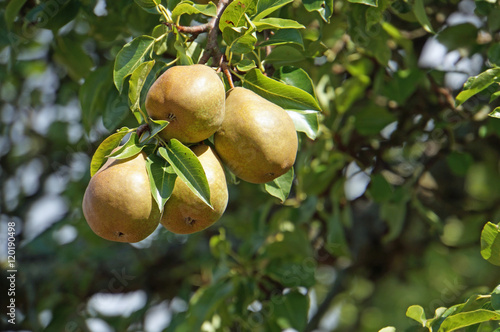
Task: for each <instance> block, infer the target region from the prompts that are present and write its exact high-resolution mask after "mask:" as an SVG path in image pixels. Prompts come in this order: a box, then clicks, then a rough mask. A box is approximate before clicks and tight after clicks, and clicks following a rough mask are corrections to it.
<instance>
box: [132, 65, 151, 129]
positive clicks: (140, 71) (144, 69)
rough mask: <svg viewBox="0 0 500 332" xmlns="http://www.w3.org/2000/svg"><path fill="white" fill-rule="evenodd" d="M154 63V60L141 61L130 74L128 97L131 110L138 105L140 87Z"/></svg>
mask: <svg viewBox="0 0 500 332" xmlns="http://www.w3.org/2000/svg"><path fill="white" fill-rule="evenodd" d="M154 65H155V60H151V61H146V62H143V63H141V64H140V65H139V66H138V67H137V68H136V69H135V70H134V72H133V73H132V76H130V80H129V89H128V98H129V100H130V105H132V111H136V110H137V109H138V108H139V107H140V102H141V101H140V97H141V92H142V88H143V87H144V83H145V81H146V79H147V78H148V75H149V73H150V72H151V69H152V68H153V66H154ZM144 120H145V119H144Z"/></svg>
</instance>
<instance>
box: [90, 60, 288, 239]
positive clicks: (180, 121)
mask: <svg viewBox="0 0 500 332" xmlns="http://www.w3.org/2000/svg"><path fill="white" fill-rule="evenodd" d="M145 106H146V110H147V112H148V115H149V116H150V117H151V118H152V119H154V120H168V121H169V124H168V125H167V126H166V127H165V129H163V131H161V132H160V133H159V135H160V137H161V138H162V139H164V140H165V141H168V140H169V139H172V138H175V139H177V140H179V141H181V142H182V143H184V144H186V145H189V146H190V148H191V149H192V151H193V152H194V154H195V155H196V156H197V157H198V159H199V161H200V163H201V165H202V166H203V170H204V171H205V174H206V176H207V180H208V184H209V188H210V202H211V205H212V206H211V207H210V206H208V205H207V204H205V203H204V202H203V201H202V200H201V199H200V198H199V197H198V196H196V195H195V194H194V193H193V191H192V190H191V189H190V188H189V187H188V186H187V185H186V184H185V183H184V182H183V181H182V180H181V179H180V178H179V177H177V179H176V180H175V185H174V189H173V192H172V194H171V196H170V198H169V199H168V200H167V202H166V204H165V207H164V209H163V213H160V210H159V209H158V206H157V204H156V203H155V201H154V199H153V197H152V195H151V192H150V186H149V178H148V174H147V170H146V158H147V156H146V154H145V153H144V152H141V153H140V154H138V155H136V156H134V157H131V158H128V159H113V158H108V160H107V161H106V163H105V164H104V165H103V166H102V167H101V169H99V171H98V172H97V173H96V174H94V176H93V177H92V178H91V180H90V183H89V185H88V187H87V189H86V191H85V195H84V198H83V213H84V216H85V219H86V220H87V222H88V224H89V226H90V227H91V228H92V230H93V231H94V232H95V233H96V234H97V235H99V236H101V237H103V238H105V239H108V240H112V241H119V242H138V241H141V240H143V239H144V238H146V237H147V236H149V235H150V234H151V233H152V232H153V231H154V230H155V229H156V227H157V226H158V224H159V223H161V224H162V225H163V226H164V227H165V228H166V229H168V230H169V231H171V232H174V233H178V234H190V233H194V232H198V231H201V230H203V229H205V228H207V227H209V226H210V225H212V224H213V223H215V222H216V221H217V220H218V219H219V218H220V217H221V216H222V214H223V213H224V211H225V209H226V206H227V203H228V189H227V182H226V177H225V172H224V165H225V166H226V167H227V169H228V170H230V171H231V172H232V173H234V175H236V176H237V177H238V178H240V179H242V180H244V181H247V182H251V183H265V182H269V181H272V180H273V179H275V178H277V177H279V176H281V175H283V174H285V173H286V172H287V171H288V170H289V169H290V168H291V167H292V166H293V164H294V162H295V157H296V154H297V147H298V140H297V134H296V131H295V127H294V124H293V121H292V119H291V118H290V117H289V116H288V114H287V112H286V111H285V110H283V109H282V108H281V107H279V106H277V105H275V104H273V103H271V102H269V101H267V100H266V99H264V98H262V97H260V96H259V95H257V94H255V93H254V92H252V91H250V90H248V89H245V88H242V87H235V88H233V89H231V90H229V91H228V92H227V93H226V91H225V88H224V84H223V83H222V81H221V79H220V78H219V76H218V75H217V74H216V72H215V71H214V70H213V69H212V68H210V67H208V66H205V65H200V64H196V65H190V66H175V67H171V68H169V69H168V70H166V71H165V72H164V73H163V74H162V75H161V76H160V77H158V79H157V80H156V81H155V83H154V84H153V85H152V86H151V88H150V89H149V91H148V94H147V97H146V102H145ZM212 135H213V146H214V148H215V149H214V148H212V147H211V146H209V145H207V144H204V143H203V141H204V140H206V139H208V138H209V137H211V136H212Z"/></svg>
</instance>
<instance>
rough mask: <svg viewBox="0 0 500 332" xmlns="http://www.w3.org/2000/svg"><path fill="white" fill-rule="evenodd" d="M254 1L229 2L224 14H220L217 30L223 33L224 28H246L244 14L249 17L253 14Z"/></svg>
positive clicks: (239, 0)
mask: <svg viewBox="0 0 500 332" xmlns="http://www.w3.org/2000/svg"><path fill="white" fill-rule="evenodd" d="M255 6H256V1H254V0H238V1H233V2H231V3H230V4H229V5H228V6H227V7H226V9H225V10H224V13H222V15H221V18H220V22H219V29H220V31H222V32H224V29H226V28H236V27H241V26H246V23H247V19H246V17H245V14H246V15H248V16H251V15H252V14H253V13H254V12H255Z"/></svg>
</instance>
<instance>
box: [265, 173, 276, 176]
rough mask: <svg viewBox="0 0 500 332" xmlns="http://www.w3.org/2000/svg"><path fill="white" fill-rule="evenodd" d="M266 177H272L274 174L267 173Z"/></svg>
mask: <svg viewBox="0 0 500 332" xmlns="http://www.w3.org/2000/svg"><path fill="white" fill-rule="evenodd" d="M266 175H267V176H274V173H267V174H266Z"/></svg>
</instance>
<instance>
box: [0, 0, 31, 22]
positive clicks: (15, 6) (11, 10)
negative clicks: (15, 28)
mask: <svg viewBox="0 0 500 332" xmlns="http://www.w3.org/2000/svg"><path fill="white" fill-rule="evenodd" d="M26 1H27V0H11V1H9V3H8V4H7V7H5V13H4V15H5V22H6V23H7V27H8V28H9V29H10V28H12V24H14V21H15V20H16V17H17V14H19V11H20V10H21V8H23V6H24V4H25V3H26Z"/></svg>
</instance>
